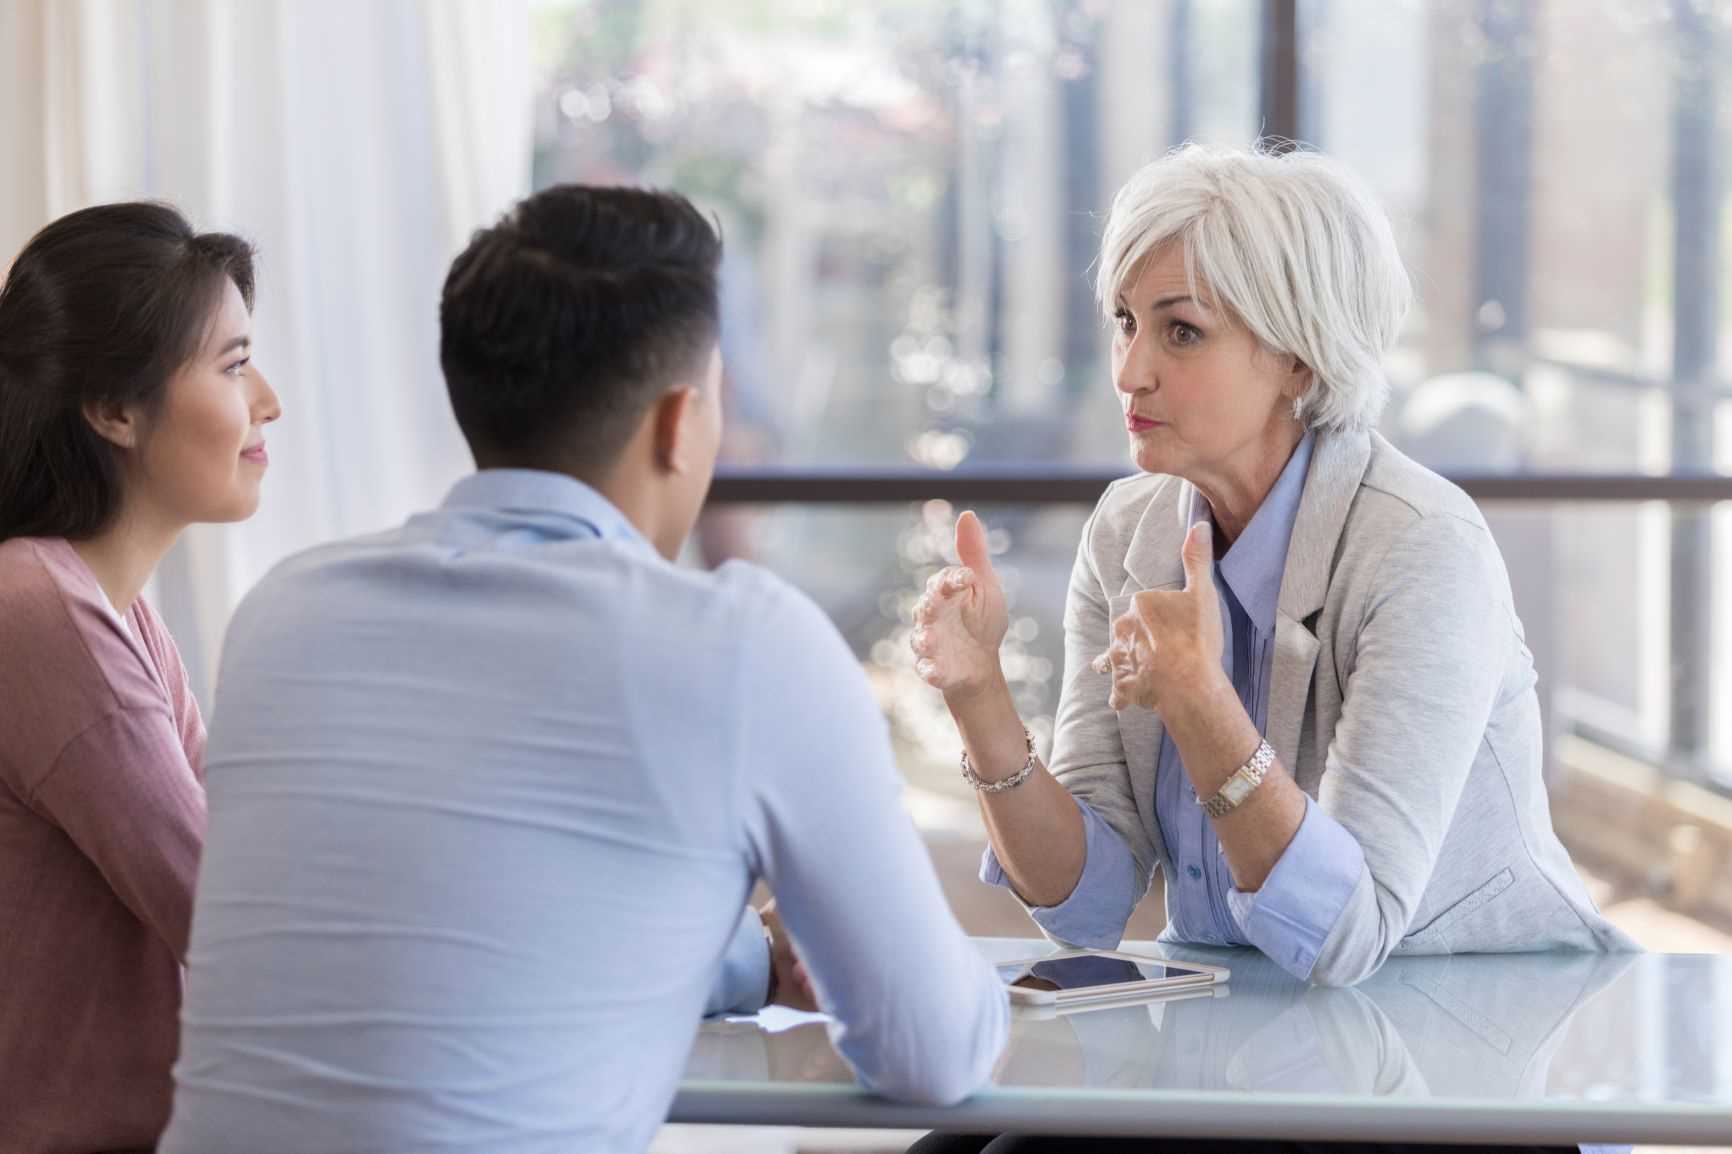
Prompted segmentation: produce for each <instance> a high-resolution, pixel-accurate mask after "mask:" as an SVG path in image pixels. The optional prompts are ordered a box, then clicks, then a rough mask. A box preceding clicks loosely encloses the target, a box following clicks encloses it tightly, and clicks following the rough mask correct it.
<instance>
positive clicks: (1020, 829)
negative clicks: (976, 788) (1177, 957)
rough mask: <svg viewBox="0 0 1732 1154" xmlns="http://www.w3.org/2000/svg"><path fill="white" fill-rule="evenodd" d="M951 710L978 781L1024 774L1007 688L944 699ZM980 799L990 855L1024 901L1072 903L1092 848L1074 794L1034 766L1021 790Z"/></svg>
mask: <svg viewBox="0 0 1732 1154" xmlns="http://www.w3.org/2000/svg"><path fill="white" fill-rule="evenodd" d="M946 704H947V705H949V706H950V712H951V716H952V717H953V718H954V719H955V721H956V727H957V729H958V731H959V732H960V733H961V734H962V744H963V748H964V749H965V750H966V751H967V752H968V758H969V764H970V765H971V766H972V767H973V769H974V772H975V775H976V776H978V777H979V778H980V779H981V780H982V781H986V782H996V781H1003V780H1005V779H1007V778H1011V777H1014V776H1016V775H1017V774H1018V773H1019V772H1021V770H1022V768H1023V766H1024V765H1025V764H1026V763H1027V761H1028V741H1027V738H1026V737H1025V736H1024V728H1023V723H1022V719H1021V717H1020V716H1019V715H1018V714H1017V711H1016V703H1015V702H1014V701H1013V700H1012V698H1011V694H1010V688H1009V686H1008V685H1006V684H1005V683H1004V682H1003V681H1002V680H998V681H996V682H995V683H993V684H992V685H989V686H988V687H986V688H985V689H983V690H981V691H978V692H976V693H974V694H970V695H952V696H950V697H947V699H946ZM978 796H979V798H980V808H981V816H982V817H983V819H984V820H985V823H986V831H987V836H988V837H989V838H991V840H992V848H993V852H994V853H995V854H996V855H997V857H998V861H999V864H1000V865H1001V866H1003V868H1004V872H1005V873H1006V874H1007V875H1008V876H1009V877H1010V881H1011V884H1012V885H1013V886H1014V887H1015V888H1016V892H1017V893H1018V894H1020V895H1021V896H1022V898H1023V900H1024V901H1026V902H1028V903H1030V904H1031V905H1036V906H1054V905H1057V904H1059V903H1060V902H1062V901H1064V899H1065V898H1067V897H1069V896H1070V894H1071V891H1072V890H1074V889H1075V888H1076V883H1077V879H1078V878H1080V877H1081V876H1082V871H1083V864H1084V861H1085V859H1086V847H1087V839H1086V836H1085V833H1084V830H1083V820H1082V812H1081V811H1080V810H1079V809H1078V808H1077V804H1076V800H1075V799H1074V798H1072V797H1071V795H1070V793H1069V791H1068V790H1066V789H1065V788H1064V786H1062V785H1060V784H1059V783H1058V781H1057V780H1056V779H1055V778H1054V777H1053V776H1052V775H1051V774H1050V773H1048V772H1047V771H1046V767H1045V766H1044V765H1042V764H1041V763H1040V762H1039V760H1038V759H1036V762H1035V766H1034V770H1033V772H1031V773H1030V774H1029V775H1028V777H1027V778H1026V779H1025V780H1024V781H1023V783H1022V784H1021V785H1018V786H1015V787H1013V788H1011V789H1007V790H1003V791H1001V792H996V793H993V792H987V791H985V790H982V791H980V793H979V794H978Z"/></svg>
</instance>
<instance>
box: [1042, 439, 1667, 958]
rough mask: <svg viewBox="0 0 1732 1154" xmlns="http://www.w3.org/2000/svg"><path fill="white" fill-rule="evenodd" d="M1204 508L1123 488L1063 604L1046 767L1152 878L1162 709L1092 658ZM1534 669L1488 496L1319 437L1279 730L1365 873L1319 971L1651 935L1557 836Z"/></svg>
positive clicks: (1087, 543) (1104, 503)
mask: <svg viewBox="0 0 1732 1154" xmlns="http://www.w3.org/2000/svg"><path fill="white" fill-rule="evenodd" d="M1190 502H1191V486H1190V484H1189V483H1188V482H1185V481H1182V480H1180V479H1179V478H1177V477H1170V476H1161V475H1154V474H1144V475H1140V476H1135V477H1127V478H1125V479H1124V480H1122V481H1118V482H1115V483H1114V484H1113V485H1112V486H1111V487H1110V488H1109V489H1108V490H1107V492H1106V494H1105V495H1104V496H1103V497H1102V498H1101V501H1100V504H1099V505H1097V506H1096V507H1095V511H1094V514H1093V515H1092V516H1091V517H1090V518H1089V522H1088V524H1087V526H1086V527H1085V528H1084V530H1083V540H1082V545H1081V547H1080V549H1079V550H1078V552H1077V560H1076V567H1075V569H1074V570H1073V572H1072V575H1071V585H1070V594H1069V597H1068V599H1067V602H1066V606H1065V674H1064V687H1063V690H1062V693H1061V695H1060V698H1059V707H1058V718H1057V724H1056V730H1055V733H1054V737H1053V756H1052V763H1051V767H1050V768H1051V771H1052V773H1053V775H1054V776H1055V777H1056V778H1058V780H1059V781H1060V782H1062V783H1063V784H1064V786H1065V788H1067V789H1068V790H1070V791H1071V793H1072V794H1073V795H1074V796H1076V797H1077V798H1080V799H1081V800H1083V801H1086V802H1088V804H1089V805H1090V806H1091V807H1093V808H1094V809H1095V810H1096V812H1098V813H1099V814H1100V816H1101V817H1102V818H1103V819H1104V820H1105V821H1106V822H1107V824H1108V825H1110V826H1112V827H1113V829H1115V830H1117V831H1118V833H1119V834H1120V835H1121V836H1123V837H1124V839H1125V841H1126V843H1127V844H1128V845H1129V846H1130V848H1131V853H1132V855H1133V856H1134V857H1135V858H1136V862H1137V866H1138V871H1139V875H1140V876H1141V877H1143V878H1144V879H1145V886H1146V884H1147V881H1149V880H1152V879H1153V876H1154V870H1155V869H1157V868H1163V867H1164V866H1165V865H1166V862H1167V852H1166V848H1165V847H1164V846H1163V845H1162V843H1161V834H1160V828H1159V826H1158V825H1157V824H1156V821H1155V766H1156V762H1157V759H1158V757H1159V754H1160V748H1161V734H1162V730H1161V720H1160V717H1159V716H1158V715H1156V714H1155V713H1152V712H1150V711H1148V710H1142V709H1131V710H1126V711H1125V712H1123V713H1114V712H1113V710H1112V709H1110V708H1109V707H1108V705H1107V697H1108V688H1109V681H1110V678H1109V676H1108V675H1105V674H1099V673H1096V672H1095V671H1094V670H1093V669H1092V668H1091V667H1090V660H1091V659H1092V658H1094V657H1095V656H1096V655H1097V654H1099V653H1101V652H1102V651H1103V650H1105V649H1106V647H1107V643H1108V639H1109V634H1110V630H1111V623H1112V620H1113V618H1114V617H1116V616H1118V615H1119V614H1121V613H1123V612H1125V610H1126V609H1127V608H1128V607H1129V605H1130V601H1131V597H1132V595H1133V594H1135V593H1136V592H1137V591H1139V590H1143V589H1176V588H1181V587H1183V585H1184V570H1183V564H1182V561H1181V559H1180V553H1179V550H1180V546H1181V544H1182V542H1183V540H1184V536H1185V530H1186V517H1187V513H1188V510H1189V509H1190ZM1534 682H1535V677H1534V668H1533V657H1532V655H1531V654H1530V653H1529V652H1528V649H1527V645H1526V643H1525V642H1524V640H1523V636H1522V626H1521V622H1520V621H1519V620H1518V619H1517V618H1516V613H1515V606H1514V604H1513V601H1512V599H1511V595H1510V586H1509V577H1508V574H1507V573H1506V572H1505V570H1504V565H1503V558H1502V556H1501V555H1500V554H1499V552H1498V548H1497V545H1496V543H1495V542H1494V541H1493V540H1492V538H1491V534H1490V532H1489V531H1488V530H1487V529H1486V524H1485V521H1484V519H1483V518H1482V517H1481V516H1480V513H1479V510H1478V508H1477V507H1476V506H1475V505H1474V503H1473V501H1472V500H1471V499H1470V498H1469V497H1468V496H1467V494H1465V493H1463V492H1462V491H1461V490H1460V489H1458V488H1456V487H1455V486H1454V485H1452V484H1450V483H1449V482H1448V481H1446V480H1444V479H1443V478H1442V477H1439V476H1438V475H1437V474H1435V473H1433V472H1431V471H1430V470H1428V469H1425V468H1423V467H1422V466H1420V465H1418V464H1416V463H1414V462H1413V461H1411V460H1409V459H1408V458H1406V457H1404V456H1402V455H1401V454H1400V453H1399V452H1397V451H1396V450H1395V448H1394V447H1393V446H1391V445H1390V444H1389V442H1387V441H1385V440H1384V439H1383V438H1382V437H1380V436H1378V435H1377V434H1375V433H1371V434H1365V433H1339V434H1335V433H1324V432H1320V433H1319V434H1318V436H1317V442H1316V446H1315V449H1314V451H1313V455H1312V460H1311V467H1310V472H1309V474H1308V475H1307V477H1306V480H1305V492H1304V495H1303V497H1302V498H1301V500H1300V505H1299V512H1298V516H1297V519H1296V520H1295V522H1294V526H1293V535H1292V539H1291V543H1290V544H1289V546H1288V552H1287V564H1286V569H1285V571H1284V572H1283V575H1282V578H1281V595H1280V600H1279V603H1278V609H1277V612H1276V622H1275V657H1274V671H1273V678H1272V681H1271V685H1270V690H1269V718H1268V732H1267V734H1266V736H1267V738H1268V740H1269V743H1270V744H1271V745H1273V746H1274V747H1275V752H1276V754H1277V755H1278V756H1279V757H1280V759H1281V764H1282V765H1283V766H1285V767H1287V769H1288V770H1289V771H1290V772H1291V773H1292V774H1293V777H1294V778H1295V780H1296V781H1297V782H1298V784H1299V787H1300V788H1301V789H1303V790H1304V791H1305V792H1306V793H1308V794H1310V795H1311V796H1312V797H1313V798H1314V799H1316V800H1317V802H1318V803H1319V804H1320V805H1321V806H1322V808H1323V809H1324V810H1325V811H1326V812H1328V813H1329V814H1330V815H1331V816H1333V817H1334V818H1335V820H1337V821H1339V822H1340V823H1341V824H1342V825H1343V826H1344V827H1345V828H1346V829H1347V830H1348V832H1349V833H1351V834H1352V835H1353V836H1354V837H1355V838H1356V839H1357V840H1358V842H1359V845H1360V847H1361V848H1362V849H1363V850H1364V852H1365V869H1364V872H1363V873H1362V874H1361V876H1360V878H1359V882H1358V885H1357V886H1356V887H1355V889H1354V891H1353V896H1352V898H1351V899H1349V901H1348V903H1347V906H1346V909H1345V910H1344V911H1343V913H1342V916H1341V919H1340V921H1339V922H1337V923H1336V926H1335V928H1334V930H1333V931H1332V932H1331V933H1330V936H1329V938H1328V940H1327V941H1326V942H1325V943H1324V945H1323V949H1322V952H1321V953H1320V954H1319V955H1318V957H1317V962H1316V966H1315V968H1314V970H1313V971H1312V975H1311V978H1312V981H1314V982H1318V983H1321V984H1325V985H1348V984H1352V983H1355V982H1358V981H1359V980H1361V979H1362V978H1365V977H1366V976H1368V975H1369V974H1371V973H1373V972H1375V971H1376V970H1377V968H1378V967H1379V966H1381V965H1382V964H1383V961H1384V959H1385V958H1387V957H1389V956H1390V955H1391V954H1447V953H1470V952H1491V953H1513V952H1520V951H1529V950H1548V949H1574V950H1626V949H1635V948H1637V947H1636V945H1635V943H1634V942H1632V941H1631V940H1630V939H1629V938H1628V937H1626V936H1625V935H1624V934H1623V933H1621V932H1620V931H1619V930H1617V929H1616V928H1614V927H1613V926H1612V925H1611V924H1610V923H1608V922H1607V921H1606V920H1605V918H1603V917H1602V916H1601V915H1600V913H1599V911H1598V910H1597V909H1595V907H1594V903H1593V900H1592V899H1591V898H1590V897H1589V896H1588V893H1587V890H1586V888H1585V887H1584V886H1583V885H1582V881H1581V879H1580V878H1579V877H1578V876H1577V875H1576V872H1575V868H1574V867H1573V866H1572V865H1571V863H1570V859H1569V854H1568V853H1566V852H1565V850H1564V847H1563V845H1562V844H1561V843H1560V842H1559V841H1558V839H1557V835H1556V834H1555V833H1554V832H1553V831H1552V822H1551V811H1550V809H1549V806H1548V804H1547V799H1546V790H1545V785H1544V783H1543V782H1542V781H1541V778H1540V766H1541V758H1540V712H1539V699H1538V697H1537V695H1536V694H1535V692H1534Z"/></svg>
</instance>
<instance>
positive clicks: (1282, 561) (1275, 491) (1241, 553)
mask: <svg viewBox="0 0 1732 1154" xmlns="http://www.w3.org/2000/svg"><path fill="white" fill-rule="evenodd" d="M1315 440H1316V434H1315V433H1313V432H1311V431H1309V430H1307V431H1306V433H1305V435H1304V436H1303V437H1302V438H1300V440H1299V444H1298V447H1296V448H1295V449H1294V450H1293V455H1292V456H1291V457H1288V458H1287V465H1286V467H1285V468H1283V469H1282V470H1281V475H1280V476H1279V477H1277V478H1276V479H1275V485H1274V487H1273V488H1271V489H1270V490H1269V495H1268V496H1267V497H1264V498H1263V503H1262V505H1260V506H1258V508H1257V512H1256V513H1255V514H1253V515H1252V517H1251V523H1250V524H1249V525H1247V526H1245V531H1244V532H1243V533H1241V534H1239V539H1238V540H1237V541H1234V542H1233V546H1232V548H1230V549H1228V550H1227V553H1226V555H1225V556H1223V557H1220V558H1218V559H1217V560H1216V562H1215V568H1216V571H1217V572H1219V573H1220V575H1221V580H1222V581H1224V582H1226V584H1227V588H1229V589H1231V590H1232V591H1233V596H1234V597H1235V598H1236V599H1237V600H1238V602H1239V605H1240V607H1241V608H1243V609H1244V610H1245V615H1246V616H1247V617H1249V618H1250V619H1251V624H1252V625H1253V626H1255V627H1256V629H1257V631H1258V632H1259V633H1263V634H1267V633H1269V632H1270V631H1271V630H1272V629H1274V627H1275V607H1276V605H1277V603H1278V602H1279V600H1280V597H1281V576H1282V574H1283V573H1284V572H1285V570H1286V568H1287V542H1288V540H1289V538H1291V537H1292V536H1293V522H1294V521H1295V520H1296V519H1297V518H1298V516H1299V498H1300V497H1301V496H1302V495H1303V494H1304V492H1305V475H1306V473H1307V472H1309V470H1310V467H1311V450H1312V447H1313V445H1314V443H1315ZM1198 521H1209V522H1211V523H1213V518H1212V517H1211V516H1210V513H1209V502H1208V501H1206V500H1204V498H1203V494H1202V493H1201V492H1198V491H1196V490H1195V489H1193V490H1192V493H1191V523H1192V524H1193V525H1194V524H1196V523H1197V522H1198Z"/></svg>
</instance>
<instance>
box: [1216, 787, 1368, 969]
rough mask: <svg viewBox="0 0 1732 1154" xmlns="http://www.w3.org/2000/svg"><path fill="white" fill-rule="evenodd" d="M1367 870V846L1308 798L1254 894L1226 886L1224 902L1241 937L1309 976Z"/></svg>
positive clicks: (1285, 966)
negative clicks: (1284, 846) (1283, 847)
mask: <svg viewBox="0 0 1732 1154" xmlns="http://www.w3.org/2000/svg"><path fill="white" fill-rule="evenodd" d="M1364 871H1365V851H1364V850H1362V849H1361V848H1360V846H1359V843H1358V842H1357V841H1356V840H1354V837H1353V835H1352V834H1350V833H1348V832H1347V829H1346V827H1345V826H1343V825H1342V824H1341V823H1340V822H1338V821H1336V820H1335V819H1334V818H1332V817H1330V816H1329V815H1328V814H1326V813H1324V812H1323V810H1322V809H1321V808H1320V807H1319V806H1318V805H1317V803H1316V802H1315V801H1313V800H1312V799H1311V798H1309V797H1307V798H1306V799H1305V817H1304V818H1303V819H1302V820H1301V821H1300V823H1299V831H1298V832H1297V833H1295V834H1294V835H1293V840H1292V842H1290V843H1289V844H1288V846H1287V849H1286V851H1285V852H1284V853H1282V855H1281V860H1280V861H1277V862H1276V863H1275V868H1274V869H1273V870H1271V871H1270V873H1269V876H1268V878H1267V879H1265V880H1264V882H1263V888H1262V889H1260V890H1258V891H1257V892H1255V893H1245V892H1243V891H1241V890H1230V891H1229V892H1228V894H1227V905H1228V906H1229V907H1230V908H1231V909H1232V912H1233V917H1234V918H1236V919H1237V920H1238V922H1239V928H1240V930H1242V931H1243V932H1244V934H1245V940H1246V941H1248V942H1250V943H1251V944H1252V945H1254V946H1256V947H1257V948H1258V949H1259V950H1262V951H1263V953H1264V954H1266V955H1267V956H1268V957H1269V959H1270V960H1271V961H1273V962H1274V963H1275V964H1276V965H1278V966H1280V967H1281V968H1282V969H1284V970H1286V971H1287V972H1288V973H1290V974H1292V975H1293V976H1294V977H1296V978H1299V979H1301V980H1305V981H1308V980H1310V977H1311V970H1312V967H1314V966H1315V965H1316V964H1317V955H1318V953H1319V952H1320V951H1321V950H1322V949H1323V943H1324V942H1325V941H1326V940H1328V938H1329V934H1330V931H1331V930H1333V929H1334V928H1335V923H1336V922H1337V921H1339V920H1340V918H1341V911H1342V910H1344V909H1346V908H1347V902H1348V900H1349V899H1350V898H1352V896H1353V891H1354V889H1355V887H1357V886H1358V884H1359V878H1360V875H1361V874H1362V873H1364Z"/></svg>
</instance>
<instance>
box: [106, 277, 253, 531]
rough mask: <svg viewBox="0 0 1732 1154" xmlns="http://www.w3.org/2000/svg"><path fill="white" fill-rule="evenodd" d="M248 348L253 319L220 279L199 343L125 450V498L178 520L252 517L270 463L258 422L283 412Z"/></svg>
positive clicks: (230, 286) (234, 290)
mask: <svg viewBox="0 0 1732 1154" xmlns="http://www.w3.org/2000/svg"><path fill="white" fill-rule="evenodd" d="M251 352H252V316H251V314H249V313H248V312H247V306H246V302H245V301H244V300H243V299H242V298H241V294H240V290H239V289H237V288H236V287H235V285H234V282H233V281H227V280H225V281H224V282H223V296H222V299H221V303H220V304H219V306H218V308H217V311H216V314H215V316H214V317H213V318H212V321H211V323H210V325H209V326H208V327H207V330H206V332H205V335H204V340H203V342H202V344H201V345H200V347H199V349H198V351H197V352H196V353H194V354H193V357H192V359H191V360H189V361H188V362H187V363H186V364H184V365H182V366H181V367H180V369H179V370H178V371H177V372H176V373H175V374H174V376H173V377H172V378H171V379H170V380H169V382H168V386H167V388H166V389H165V391H164V396H163V400H162V404H161V407H160V408H159V409H158V410H157V412H156V413H155V414H154V415H153V416H152V417H151V418H150V419H149V421H148V422H147V423H146V425H145V434H144V436H143V437H142V438H141V439H140V442H139V444H138V446H137V448H136V450H135V451H134V453H133V454H132V458H133V459H132V462H131V464H132V468H131V469H130V470H129V476H128V478H127V483H128V487H129V498H137V499H140V500H142V501H145V502H148V504H149V505H150V507H151V508H152V510H153V511H154V512H156V513H157V514H158V515H159V516H162V517H165V518H167V519H172V520H174V521H178V522H181V523H184V524H191V523H193V522H199V521H241V520H245V519H246V518H248V517H250V516H252V514H253V511H254V510H256V509H257V508H258V504H259V487H260V484H261V482H262V481H263V480H264V475H265V470H266V468H267V467H268V466H269V461H270V459H269V456H268V454H267V453H266V451H265V442H264V426H265V425H267V424H269V423H270V422H271V421H274V420H276V419H277V417H278V416H279V415H281V412H282V410H281V408H280V406H279V405H278V403H277V395H276V393H274V392H272V391H271V387H270V385H269V384H268V383H266V381H265V378H264V376H263V375H262V374H261V373H260V372H259V370H258V369H257V368H256V367H255V366H254V365H253V363H252V358H251ZM132 490H136V491H132Z"/></svg>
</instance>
